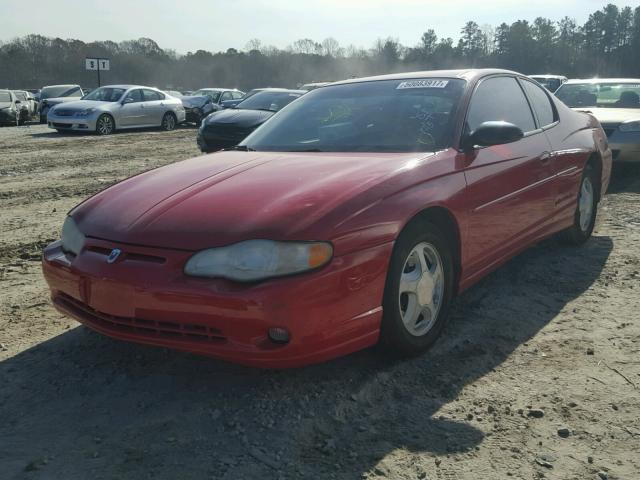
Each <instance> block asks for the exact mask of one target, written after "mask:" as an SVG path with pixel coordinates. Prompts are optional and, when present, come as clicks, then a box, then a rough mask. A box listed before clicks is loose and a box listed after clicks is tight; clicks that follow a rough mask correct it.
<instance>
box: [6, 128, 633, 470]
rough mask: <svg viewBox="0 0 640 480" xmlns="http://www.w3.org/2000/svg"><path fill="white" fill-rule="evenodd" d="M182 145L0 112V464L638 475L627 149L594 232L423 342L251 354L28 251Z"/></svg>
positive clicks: (523, 262)
mask: <svg viewBox="0 0 640 480" xmlns="http://www.w3.org/2000/svg"><path fill="white" fill-rule="evenodd" d="M197 153H198V152H197V149H196V146H195V130H194V129H192V128H191V129H189V128H184V129H179V130H176V131H174V132H170V133H166V132H158V131H147V132H133V133H124V134H116V135H114V136H112V137H108V138H100V137H95V136H75V135H72V136H60V135H58V134H56V133H52V132H51V131H49V130H47V129H46V128H45V127H44V126H40V125H35V126H30V127H20V128H16V127H12V128H1V129H0V206H1V207H2V208H0V291H1V294H0V298H1V304H0V478H2V479H5V478H6V479H14V478H15V479H65V480H68V479H83V480H84V479H146V478H162V479H228V480H239V479H272V478H273V479H279V478H283V479H296V478H305V479H306V478H308V479H325V478H327V479H358V478H367V479H374V478H383V477H384V478H391V479H439V480H458V479H470V480H476V479H506V478H514V479H539V478H548V479H558V480H572V479H576V480H577V479H580V480H582V479H595V480H598V479H607V478H608V479H627V480H637V479H639V478H640V322H638V319H639V313H638V312H640V297H639V295H640V166H639V167H627V168H620V166H618V165H616V167H615V168H616V171H615V176H614V181H613V185H612V188H611V190H610V193H609V194H608V195H607V197H606V199H605V201H604V202H603V203H602V204H601V206H600V217H599V223H598V226H597V229H596V231H595V234H594V237H593V239H591V240H590V241H589V242H588V243H587V244H586V245H584V246H583V247H580V248H569V247H564V246H561V245H559V244H558V243H556V242H555V241H553V240H551V241H547V242H544V243H543V244H541V245H538V246H536V247H534V248H532V249H530V250H529V251H527V252H525V253H524V254H522V255H520V256H519V257H517V258H516V259H514V260H512V261H511V262H509V263H508V264H507V265H506V266H504V267H503V268H501V269H500V270H498V271H497V272H495V273H494V274H492V275H490V276H489V277H488V278H486V279H484V280H483V281H482V282H480V284H478V285H477V286H475V287H474V288H472V289H471V290H470V291H468V292H466V293H465V294H464V295H462V296H461V297H460V298H459V299H458V300H457V302H456V306H455V308H454V310H453V315H452V321H451V322H450V323H449V325H448V327H447V330H446V332H445V335H444V337H443V338H442V339H441V340H440V341H439V343H438V344H437V345H436V346H435V348H433V349H432V350H431V351H430V352H429V353H427V354H425V355H423V356H421V357H419V358H415V359H412V360H409V361H403V362H390V361H389V360H386V359H384V358H381V357H379V356H378V355H377V354H376V352H375V350H371V351H364V352H360V353H357V354H354V355H351V356H349V357H346V358H342V359H339V360H336V361H333V362H329V363H326V364H323V365H317V366H313V367H310V368H305V369H301V370H290V371H262V370H255V369H249V368H244V367H239V366H235V365H230V364H226V363H223V362H219V361H216V360H212V359H208V358H199V357H194V356H190V355H186V354H182V353H176V352H171V351H167V350H164V349H160V348H152V347H143V346H138V345H133V344H127V343H123V342H119V341H115V340H111V339H109V338H105V337H103V336H101V335H98V334H96V333H93V332H91V331H89V330H87V329H86V328H84V327H80V326H78V324H77V323H75V322H74V321H71V320H69V319H67V318H64V317H63V316H62V315H60V314H59V313H57V312H56V311H55V310H54V309H53V308H52V307H51V305H50V303H49V298H48V294H47V289H46V286H45V282H44V280H43V278H42V275H41V271H40V249H41V248H42V247H43V246H44V245H45V244H47V243H48V242H49V241H51V240H53V239H55V238H57V236H58V232H59V228H60V226H61V225H62V221H63V218H64V216H65V213H66V212H67V211H68V210H69V209H70V208H71V207H72V206H74V205H75V204H77V203H78V202H80V201H81V200H82V199H84V198H85V197H87V196H89V195H91V194H92V193H94V192H96V191H98V190H100V189H102V188H104V187H106V186H108V185H110V184H112V183H114V182H116V181H117V180H120V179H123V178H125V177H127V176H130V175H132V174H135V173H137V172H140V171H142V170H146V169H149V168H153V167H156V166H159V165H163V164H167V163H170V162H174V161H177V160H181V159H184V158H188V157H190V156H194V155H196V154H197Z"/></svg>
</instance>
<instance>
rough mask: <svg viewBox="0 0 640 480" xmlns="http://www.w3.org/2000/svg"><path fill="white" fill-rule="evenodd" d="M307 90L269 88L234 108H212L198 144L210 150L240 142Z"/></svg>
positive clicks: (201, 130) (199, 133)
mask: <svg viewBox="0 0 640 480" xmlns="http://www.w3.org/2000/svg"><path fill="white" fill-rule="evenodd" d="M305 93H306V92H305V91H304V90H287V89H284V88H269V89H265V90H263V91H261V92H258V93H256V94H254V95H252V96H251V97H250V98H247V99H246V100H243V101H242V102H240V103H239V104H238V105H237V106H235V107H234V108H230V109H226V110H220V111H217V112H213V113H212V114H211V115H209V116H208V117H207V118H206V119H205V121H204V122H202V125H201V126H200V130H199V131H198V139H197V141H198V147H200V150H202V151H203V152H207V153H208V152H214V151H216V150H222V149H223V148H230V147H233V146H234V145H237V144H238V143H240V142H241V141H242V140H244V138H245V137H246V136H247V135H249V134H250V133H251V132H253V131H254V130H255V129H256V128H258V127H259V126H260V125H262V124H263V123H264V122H266V121H267V120H268V119H269V118H271V117H272V116H273V114H274V113H276V112H277V111H278V110H280V109H281V108H283V107H284V106H286V105H288V104H289V103H291V102H292V101H294V100H295V99H296V98H298V97H300V96H302V95H304V94H305Z"/></svg>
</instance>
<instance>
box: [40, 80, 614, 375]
mask: <svg viewBox="0 0 640 480" xmlns="http://www.w3.org/2000/svg"><path fill="white" fill-rule="evenodd" d="M610 170H611V151H610V150H609V147H608V145H607V139H606V136H605V134H604V132H603V131H602V129H601V127H600V125H599V124H598V122H597V121H596V120H595V119H594V118H593V117H591V116H590V115H588V114H586V113H579V112H574V111H572V110H570V109H569V108H568V107H566V106H565V105H563V104H562V103H561V102H560V101H558V100H556V99H555V97H553V96H552V95H551V94H549V92H547V91H546V90H544V89H543V88H542V87H541V86H540V85H538V84H537V83H535V82H533V81H531V80H529V79H527V78H526V77H524V76H522V75H519V74H517V73H513V72H508V71H502V70H466V71H435V72H419V73H406V74H397V75H386V76H380V77H372V78H365V79H355V80H348V81H344V82H339V83H335V84H332V85H330V86H327V87H323V88H320V89H317V90H314V91H313V92H310V93H308V94H307V95H304V96H303V97H301V98H300V99H298V100H296V101H295V102H293V103H291V104H290V105H289V106H287V107H286V108H284V109H283V110H281V111H280V112H278V113H277V114H276V115H275V116H273V117H272V118H271V119H270V120H269V121H267V122H266V123H265V124H264V125H263V126H262V127H260V128H259V129H258V130H256V131H255V132H254V133H252V134H251V135H250V136H249V137H247V138H246V139H245V140H244V141H243V142H242V143H241V144H240V145H239V146H237V147H235V149H234V150H232V151H224V152H220V153H216V154H212V155H206V156H200V157H197V158H194V159H191V160H187V161H184V162H180V163H176V164H173V165H169V166H165V167H162V168H158V169H156V170H152V171H149V172H146V173H143V174H141V175H138V176H135V177H132V178H129V179H128V180H125V181H123V182H121V183H119V184H117V185H115V186H112V187H110V188H108V189H106V190H104V191H102V192H100V193H99V194H97V195H95V196H94V197H92V198H90V199H88V200H87V201H85V202H84V203H82V204H80V205H79V206H77V207H76V208H74V209H73V210H72V211H71V212H70V213H69V216H68V217H67V219H66V221H65V223H64V226H63V228H62V238H61V240H59V241H56V242H54V243H52V244H51V245H49V246H48V247H46V249H45V250H44V263H43V269H44V275H45V277H46V280H47V282H48V283H49V286H50V287H51V295H52V298H53V302H54V304H55V306H56V307H57V308H58V309H59V310H60V311H62V312H64V313H66V314H68V315H70V316H72V317H74V318H76V319H77V320H79V321H80V322H82V323H84V324H85V325H87V326H89V327H91V328H93V329H95V330H97V331H98V332H101V333H104V334H106V335H109V336H111V337H115V338H119V339H122V340H129V341H134V342H140V343H146V344H152V345H160V346H164V347H169V348H175V349H180V350H186V351H189V352H194V353H198V354H204V355H211V356H214V357H218V358H221V359H226V360H230V361H233V362H238V363H243V364H248V365H256V366H263V367H276V368H283V367H295V366H301V365H305V364H310V363H314V362H319V361H323V360H327V359H330V358H333V357H337V356H340V355H345V354H347V353H349V352H353V351H355V350H358V349H362V348H365V347H368V346H370V345H374V344H376V343H377V342H380V343H382V345H383V346H384V347H385V348H386V349H388V350H389V351H391V352H394V353H397V354H401V355H413V354H417V353H419V352H422V351H424V350H425V349H427V348H428V347H429V346H430V345H431V344H432V343H433V342H434V341H435V339H436V338H437V336H438V335H439V334H440V332H441V331H442V329H443V326H444V324H445V321H446V318H447V314H448V312H449V307H450V305H451V302H452V300H453V298H454V297H455V296H456V295H457V294H459V293H461V292H462V291H464V290H465V289H467V288H469V286H471V285H472V284H474V283H475V282H477V281H478V280H479V279H480V278H482V277H483V276H485V275H486V274H487V273H489V272H490V271H492V270H494V269H495V268H497V267H498V266H499V265H500V264H502V263H504V262H505V261H507V260H508V259H509V258H511V257H513V256H514V255H515V254H517V253H518V252H520V251H522V250H523V249H526V248H527V247H528V246H530V245H531V244H533V243H534V242H537V241H539V240H541V239H543V238H545V237H549V236H550V235H553V234H555V233H558V232H561V235H562V237H563V238H564V239H565V240H566V241H568V242H571V243H574V244H580V243H582V242H584V241H586V240H587V239H588V238H589V237H590V235H591V232H592V230H593V226H594V222H595V219H596V210H597V206H598V201H599V200H600V198H601V197H602V195H603V194H604V192H605V190H606V188H607V186H608V183H609V177H610Z"/></svg>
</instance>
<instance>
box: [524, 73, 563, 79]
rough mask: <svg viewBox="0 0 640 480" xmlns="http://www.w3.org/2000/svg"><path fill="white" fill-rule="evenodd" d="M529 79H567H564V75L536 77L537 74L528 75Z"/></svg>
mask: <svg viewBox="0 0 640 480" xmlns="http://www.w3.org/2000/svg"><path fill="white" fill-rule="evenodd" d="M529 77H531V78H549V79H551V78H556V79H558V80H562V79H563V78H564V79H566V78H567V77H565V76H564V75H538V74H535V75H529Z"/></svg>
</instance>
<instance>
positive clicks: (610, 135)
mask: <svg viewBox="0 0 640 480" xmlns="http://www.w3.org/2000/svg"><path fill="white" fill-rule="evenodd" d="M602 127H603V129H604V131H605V132H606V134H607V140H608V142H609V148H610V149H611V152H612V154H613V161H614V162H618V163H619V162H640V132H622V131H620V130H619V129H618V125H607V124H603V125H602Z"/></svg>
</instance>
